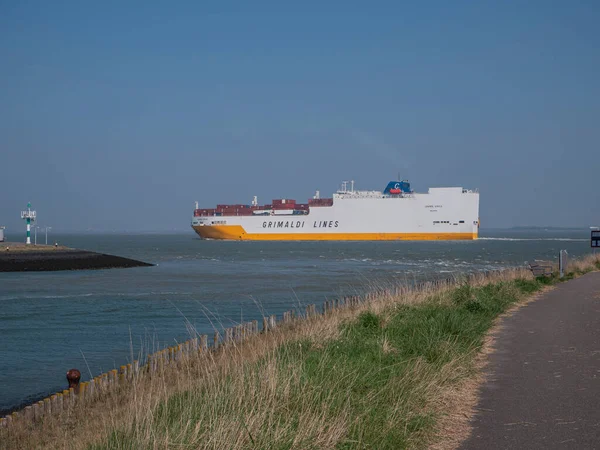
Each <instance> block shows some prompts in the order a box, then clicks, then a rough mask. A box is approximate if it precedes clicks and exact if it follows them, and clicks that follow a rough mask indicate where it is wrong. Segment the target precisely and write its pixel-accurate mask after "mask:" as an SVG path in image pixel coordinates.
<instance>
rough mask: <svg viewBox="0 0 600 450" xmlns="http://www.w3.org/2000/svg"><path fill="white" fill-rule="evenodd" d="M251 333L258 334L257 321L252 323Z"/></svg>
mask: <svg viewBox="0 0 600 450" xmlns="http://www.w3.org/2000/svg"><path fill="white" fill-rule="evenodd" d="M252 333H253V334H258V320H253V321H252Z"/></svg>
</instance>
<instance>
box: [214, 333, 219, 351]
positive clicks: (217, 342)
mask: <svg viewBox="0 0 600 450" xmlns="http://www.w3.org/2000/svg"><path fill="white" fill-rule="evenodd" d="M213 347H214V348H215V350H216V349H218V348H219V332H218V331H215V334H214V335H213Z"/></svg>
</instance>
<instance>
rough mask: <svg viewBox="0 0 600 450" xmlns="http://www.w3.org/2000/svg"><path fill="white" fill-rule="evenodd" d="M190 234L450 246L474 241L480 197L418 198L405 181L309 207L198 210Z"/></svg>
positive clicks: (283, 203)
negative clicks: (435, 242) (425, 242)
mask: <svg viewBox="0 0 600 450" xmlns="http://www.w3.org/2000/svg"><path fill="white" fill-rule="evenodd" d="M192 228H193V229H194V230H195V231H196V232H197V233H198V234H199V235H200V236H201V237H203V238H207V239H231V240H283V241H289V240H448V239H476V238H477V235H478V230H479V193H478V192H477V191H472V190H468V189H464V188H462V187H445V188H443V187H439V188H429V190H428V192H427V193H416V192H413V191H412V190H411V189H410V184H409V183H408V182H406V181H391V182H389V183H388V185H387V187H386V189H385V190H384V191H359V190H354V183H353V182H352V183H351V186H350V188H348V183H343V185H342V188H341V189H340V190H339V191H337V192H336V193H334V194H333V196H332V197H331V198H320V195H319V193H318V191H317V194H316V195H315V196H314V197H313V198H312V199H310V200H309V201H308V203H306V204H299V203H296V201H295V200H291V199H275V200H273V201H272V203H271V204H268V205H262V206H259V205H258V201H257V199H256V197H255V198H254V200H253V201H252V204H250V205H217V207H216V208H214V209H200V208H198V205H197V204H196V209H195V210H194V217H193V219H192Z"/></svg>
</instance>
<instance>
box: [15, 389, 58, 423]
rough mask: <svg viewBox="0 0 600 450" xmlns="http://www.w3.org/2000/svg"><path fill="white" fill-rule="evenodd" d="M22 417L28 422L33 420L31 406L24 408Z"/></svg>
mask: <svg viewBox="0 0 600 450" xmlns="http://www.w3.org/2000/svg"><path fill="white" fill-rule="evenodd" d="M58 395H60V394H58ZM57 411H58V408H57ZM23 417H25V419H26V420H28V421H31V420H33V407H32V406H31V405H29V406H26V407H25V411H23Z"/></svg>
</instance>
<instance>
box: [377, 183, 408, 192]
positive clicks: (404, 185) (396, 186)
mask: <svg viewBox="0 0 600 450" xmlns="http://www.w3.org/2000/svg"><path fill="white" fill-rule="evenodd" d="M390 189H400V191H401V192H402V193H403V194H408V193H410V192H412V191H411V190H410V183H409V182H408V181H390V182H389V183H388V185H387V187H386V188H385V190H384V191H383V193H384V194H390Z"/></svg>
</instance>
